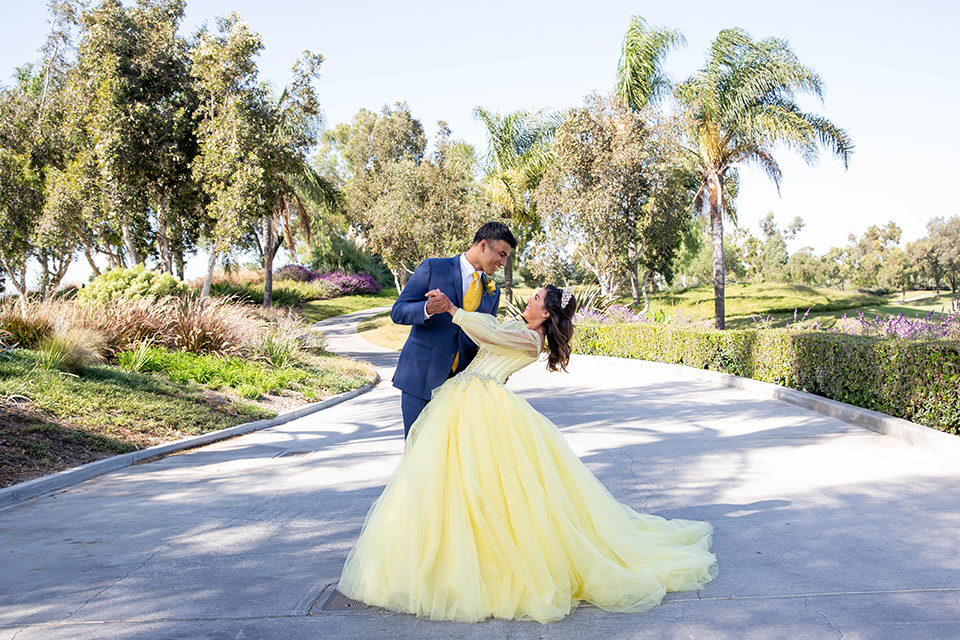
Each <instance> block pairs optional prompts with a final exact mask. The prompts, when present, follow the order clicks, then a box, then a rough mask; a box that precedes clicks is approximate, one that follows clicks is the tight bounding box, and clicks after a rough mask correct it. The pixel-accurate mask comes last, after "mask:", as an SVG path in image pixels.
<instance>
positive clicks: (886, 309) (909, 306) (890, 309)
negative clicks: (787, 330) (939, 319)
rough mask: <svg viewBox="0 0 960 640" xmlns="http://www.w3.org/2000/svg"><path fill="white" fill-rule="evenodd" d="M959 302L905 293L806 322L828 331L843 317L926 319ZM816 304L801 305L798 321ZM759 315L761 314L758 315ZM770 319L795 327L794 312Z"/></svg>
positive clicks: (743, 324)
mask: <svg viewBox="0 0 960 640" xmlns="http://www.w3.org/2000/svg"><path fill="white" fill-rule="evenodd" d="M956 300H957V296H955V295H943V294H941V295H940V297H935V296H934V295H933V294H932V292H931V295H930V296H925V297H923V298H921V299H919V300H911V299H910V298H909V297H908V301H907V302H903V301H902V295H901V294H894V295H890V296H884V297H882V298H878V299H876V300H875V301H872V302H870V303H868V304H865V305H861V306H856V307H849V308H845V309H837V310H819V311H818V310H817V309H816V308H814V309H813V310H812V311H810V313H809V314H807V318H806V320H805V321H804V324H805V325H808V326H809V325H810V324H812V323H814V322H817V323H819V324H820V326H821V327H824V328H827V329H829V328H832V327H834V326H836V324H837V321H838V320H840V319H841V318H843V317H844V316H846V317H848V318H856V317H858V314H860V313H862V314H863V315H864V316H866V317H867V318H870V319H873V318H874V317H876V316H881V317H883V316H896V315H904V316H907V317H908V318H913V317H916V316H918V315H919V316H920V317H923V316H925V315H927V314H928V313H930V312H934V313H943V312H945V311H949V309H950V306H951V305H952V304H953V303H954V301H956ZM811 306H812V305H806V306H798V307H797V308H796V310H797V312H796V315H797V320H799V319H800V318H802V317H803V315H804V313H806V311H807V309H809V308H810V307H811ZM758 315H759V314H758ZM766 315H768V316H769V317H770V322H769V326H771V327H785V326H787V325H788V324H794V322H795V321H794V312H793V311H790V312H777V313H768V314H766ZM754 324H755V321H754V320H753V318H751V317H750V316H746V317H743V316H741V317H735V318H729V317H728V319H727V327H729V328H731V329H743V328H749V327H752V326H754Z"/></svg>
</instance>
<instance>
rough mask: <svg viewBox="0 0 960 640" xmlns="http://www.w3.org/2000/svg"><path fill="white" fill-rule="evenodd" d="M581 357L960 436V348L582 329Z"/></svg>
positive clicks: (819, 337)
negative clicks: (702, 375) (751, 383)
mask: <svg viewBox="0 0 960 640" xmlns="http://www.w3.org/2000/svg"><path fill="white" fill-rule="evenodd" d="M575 350H576V351H577V352H578V353H587V354H594V355H605V356H615V357H622V358H638V359H641V360H652V361H656V362H667V363H671V364H681V365H686V366H689V367H695V368H699V369H712V370H715V371H723V372H726V373H730V374H733V375H737V376H743V377H747V378H753V379H755V380H761V381H763V382H772V383H774V384H779V385H782V386H785V387H791V388H794V389H799V390H801V391H807V392H809V393H814V394H817V395H820V396H823V397H826V398H831V399H833V400H839V401H840V402H846V403H848V404H852V405H856V406H859V407H863V408H865V409H872V410H874V411H881V412H883V413H887V414H889V415H893V416H896V417H899V418H904V419H906V420H912V421H915V422H918V423H920V424H924V425H926V426H928V427H932V428H935V429H940V430H942V431H946V432H948V433H960V403H958V402H957V401H956V398H957V397H960V341H956V340H900V339H881V338H877V337H873V336H854V335H845V334H842V333H836V332H821V331H801V330H797V329H766V330H756V329H746V330H739V331H715V330H711V329H697V328H686V327H678V326H671V325H664V324H657V323H652V322H634V323H619V324H602V323H599V322H582V323H580V325H579V326H578V331H577V334H576V338H575Z"/></svg>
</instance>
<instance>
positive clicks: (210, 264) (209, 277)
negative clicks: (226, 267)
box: [200, 243, 219, 300]
mask: <svg viewBox="0 0 960 640" xmlns="http://www.w3.org/2000/svg"><path fill="white" fill-rule="evenodd" d="M218 253H219V252H218V251H217V250H216V249H215V248H214V247H213V243H211V244H210V257H209V259H208V260H207V274H206V275H205V276H204V277H203V289H201V290H200V299H201V300H203V299H204V298H206V297H208V296H209V295H210V286H211V285H212V284H213V268H214V267H215V266H217V254H218Z"/></svg>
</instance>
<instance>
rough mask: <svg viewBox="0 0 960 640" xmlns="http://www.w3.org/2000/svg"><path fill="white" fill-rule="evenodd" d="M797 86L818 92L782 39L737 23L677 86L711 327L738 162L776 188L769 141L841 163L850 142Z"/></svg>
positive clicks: (719, 296)
mask: <svg viewBox="0 0 960 640" xmlns="http://www.w3.org/2000/svg"><path fill="white" fill-rule="evenodd" d="M797 93H810V94H813V95H815V96H816V97H818V98H821V99H822V97H823V83H822V81H821V80H820V77H819V76H818V75H817V73H816V72H815V71H813V70H812V69H810V68H808V67H805V66H803V65H802V64H800V61H799V60H798V59H797V57H796V56H795V55H794V53H793V51H792V50H791V49H790V47H789V45H788V43H787V42H786V41H785V40H781V39H778V38H767V39H764V40H759V41H758V40H754V39H752V38H751V37H750V36H749V35H748V34H747V33H746V32H745V31H743V30H742V29H737V28H735V29H726V30H723V31H721V32H720V34H719V35H718V36H717V38H716V39H715V40H714V41H713V44H712V46H711V49H710V53H709V57H708V59H707V63H706V65H705V66H704V67H703V68H701V69H700V71H698V72H697V73H696V74H695V75H694V76H693V77H691V78H689V79H688V80H686V81H685V82H684V83H683V84H681V85H680V86H679V87H678V91H677V94H678V97H679V99H680V102H681V105H682V109H683V113H684V116H685V120H686V122H685V130H686V133H687V136H688V138H689V141H690V145H691V148H690V149H689V153H690V154H691V155H692V156H693V157H694V158H695V159H696V162H697V164H698V167H699V171H700V181H701V184H700V190H699V191H698V193H697V197H696V200H695V207H696V209H697V211H703V210H704V209H706V210H707V211H708V213H709V219H710V231H711V237H712V244H713V247H712V249H713V284H714V315H715V320H714V322H715V326H716V327H717V328H718V329H723V328H724V326H725V322H724V276H725V274H724V258H723V256H724V250H723V218H724V216H725V215H726V216H727V217H730V218H731V219H732V220H734V222H735V221H736V220H735V216H732V215H731V208H730V205H731V203H732V201H733V199H732V198H731V194H730V187H731V186H732V185H731V182H732V181H733V180H736V178H737V171H738V168H737V167H738V166H740V165H754V166H757V167H759V168H760V169H762V170H763V171H764V172H766V174H767V176H768V177H769V178H770V179H771V180H772V181H773V182H774V184H775V185H776V186H777V189H778V190H779V188H780V182H781V179H782V173H781V171H780V167H779V165H778V164H777V162H776V160H775V159H774V157H773V152H772V148H773V147H774V146H775V145H777V144H782V145H785V146H786V147H787V148H790V149H792V150H795V151H797V152H799V153H800V155H801V157H803V159H804V160H806V161H807V162H808V163H813V162H815V161H816V160H817V158H818V150H819V148H820V147H821V146H823V147H826V148H827V149H829V150H830V151H831V152H832V153H834V154H835V155H837V156H838V157H839V158H840V159H841V160H842V161H843V163H844V166H845V167H846V166H847V165H848V164H849V158H850V154H851V153H852V151H853V144H852V142H851V141H850V137H849V136H848V135H847V133H846V132H845V131H844V130H843V129H840V128H839V127H837V126H836V125H834V124H833V123H832V122H830V121H829V120H827V119H826V118H824V117H822V116H819V115H816V114H812V113H805V112H804V111H802V110H801V109H800V107H799V106H798V105H797V103H796V102H795V101H794V97H795V95H796V94H797Z"/></svg>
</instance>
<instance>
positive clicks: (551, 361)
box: [543, 284, 577, 371]
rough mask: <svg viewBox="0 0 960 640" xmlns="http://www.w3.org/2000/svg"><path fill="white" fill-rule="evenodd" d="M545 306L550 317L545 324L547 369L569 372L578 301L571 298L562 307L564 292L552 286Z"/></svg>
mask: <svg viewBox="0 0 960 640" xmlns="http://www.w3.org/2000/svg"><path fill="white" fill-rule="evenodd" d="M544 289H546V293H545V294H544V296H543V306H544V308H545V309H546V310H547V311H549V312H550V317H548V318H547V321H546V322H544V323H543V328H544V330H545V331H546V335H547V349H548V351H549V353H548V354H547V369H548V370H550V371H557V370H562V371H566V370H567V363H568V362H570V340H571V339H572V338H573V314H575V313H576V312H577V299H576V298H574V297H573V296H570V300H568V301H567V305H566V306H565V307H561V305H560V303H561V302H562V300H563V291H562V290H560V289H558V288H557V287H555V286H554V285H552V284H548V285H547V286H546V287H544Z"/></svg>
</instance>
